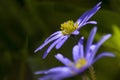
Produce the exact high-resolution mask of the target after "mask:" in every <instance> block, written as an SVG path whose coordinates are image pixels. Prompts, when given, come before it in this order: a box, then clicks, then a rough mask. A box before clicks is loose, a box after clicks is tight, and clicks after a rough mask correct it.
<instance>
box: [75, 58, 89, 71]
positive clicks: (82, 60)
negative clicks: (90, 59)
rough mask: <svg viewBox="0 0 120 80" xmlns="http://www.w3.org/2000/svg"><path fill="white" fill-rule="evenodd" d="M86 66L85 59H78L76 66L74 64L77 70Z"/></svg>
mask: <svg viewBox="0 0 120 80" xmlns="http://www.w3.org/2000/svg"><path fill="white" fill-rule="evenodd" d="M86 64H87V61H86V59H85V58H82V59H79V60H78V61H77V62H76V64H75V67H76V68H77V69H80V68H81V67H83V66H85V65H86Z"/></svg>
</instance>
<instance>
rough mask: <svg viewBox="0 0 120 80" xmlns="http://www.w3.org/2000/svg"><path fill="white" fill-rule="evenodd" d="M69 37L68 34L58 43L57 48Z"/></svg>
mask: <svg viewBox="0 0 120 80" xmlns="http://www.w3.org/2000/svg"><path fill="white" fill-rule="evenodd" d="M67 39H68V36H65V37H64V38H63V39H62V40H61V41H60V42H59V43H58V44H57V45H56V49H59V48H61V46H62V45H63V44H64V43H65V42H66V40H67Z"/></svg>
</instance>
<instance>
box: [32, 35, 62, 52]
mask: <svg viewBox="0 0 120 80" xmlns="http://www.w3.org/2000/svg"><path fill="white" fill-rule="evenodd" d="M61 36H62V34H59V35H56V36H54V37H52V38H51V39H49V40H47V41H46V42H44V43H43V44H42V45H40V46H39V47H38V48H37V49H36V50H35V51H34V53H36V52H37V51H39V50H41V49H42V48H43V47H45V46H46V45H47V44H48V43H50V42H52V41H54V40H56V39H57V38H60V37H61Z"/></svg>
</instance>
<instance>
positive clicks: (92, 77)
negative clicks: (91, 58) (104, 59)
mask: <svg viewBox="0 0 120 80" xmlns="http://www.w3.org/2000/svg"><path fill="white" fill-rule="evenodd" d="M89 71H90V76H91V79H92V80H96V76H95V70H94V68H93V66H90V67H89Z"/></svg>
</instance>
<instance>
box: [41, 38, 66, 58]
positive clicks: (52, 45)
mask: <svg viewBox="0 0 120 80" xmlns="http://www.w3.org/2000/svg"><path fill="white" fill-rule="evenodd" d="M63 38H64V37H60V38H59V39H57V40H56V41H54V42H53V43H52V44H51V45H50V46H49V47H48V49H47V50H46V51H45V53H44V54H43V59H44V58H46V56H47V55H48V53H49V52H50V51H51V49H52V48H53V47H55V45H56V44H57V43H59V42H61V40H62V39H63Z"/></svg>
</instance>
